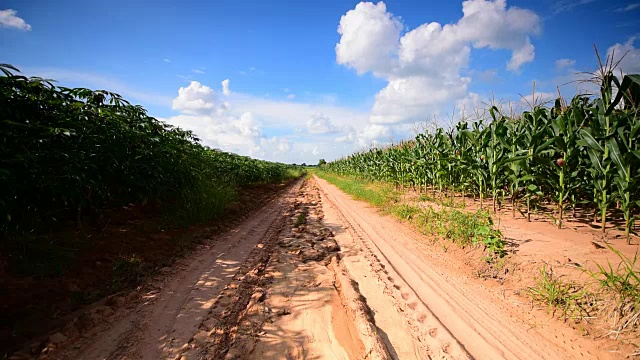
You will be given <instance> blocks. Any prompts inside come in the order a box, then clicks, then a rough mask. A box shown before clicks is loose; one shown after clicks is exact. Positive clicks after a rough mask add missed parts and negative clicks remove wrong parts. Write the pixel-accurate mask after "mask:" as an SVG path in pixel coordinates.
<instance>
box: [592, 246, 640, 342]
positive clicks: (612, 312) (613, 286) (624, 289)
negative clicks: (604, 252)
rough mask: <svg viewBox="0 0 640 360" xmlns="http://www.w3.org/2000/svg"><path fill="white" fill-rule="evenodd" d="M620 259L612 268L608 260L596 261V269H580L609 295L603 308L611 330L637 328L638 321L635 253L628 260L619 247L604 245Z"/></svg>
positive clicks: (638, 280)
mask: <svg viewBox="0 0 640 360" xmlns="http://www.w3.org/2000/svg"><path fill="white" fill-rule="evenodd" d="M607 247H608V248H609V250H611V251H613V252H614V253H615V254H616V255H617V256H618V258H619V259H620V262H619V263H618V265H617V266H616V267H615V268H614V267H613V265H612V264H611V262H610V261H607V266H602V265H600V264H597V263H596V265H597V267H598V270H597V271H591V270H586V269H585V270H583V271H584V272H585V273H587V274H588V275H589V276H590V277H591V278H593V279H594V280H595V281H596V283H597V284H598V286H599V288H600V290H601V291H603V292H604V294H605V296H606V295H609V297H610V298H613V299H612V301H607V303H608V306H607V308H606V309H604V311H605V312H607V315H608V317H609V318H610V319H611V320H612V323H613V326H614V330H615V331H618V332H619V331H622V330H624V329H626V328H628V327H632V328H636V327H637V326H638V325H639V323H640V278H639V277H638V274H637V270H636V269H637V268H636V266H637V263H638V254H637V253H636V255H635V256H634V257H633V259H630V258H628V257H626V256H625V255H624V254H622V253H621V252H620V251H619V250H617V249H614V248H613V247H612V246H611V245H609V244H607Z"/></svg>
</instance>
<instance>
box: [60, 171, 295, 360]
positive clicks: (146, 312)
mask: <svg viewBox="0 0 640 360" xmlns="http://www.w3.org/2000/svg"><path fill="white" fill-rule="evenodd" d="M300 185H301V181H297V182H296V183H295V184H293V185H292V186H291V187H290V188H289V189H288V190H286V191H285V192H284V193H283V194H282V196H280V197H279V198H277V199H274V200H272V201H271V202H270V203H268V204H267V205H266V206H265V207H264V208H262V209H261V210H259V211H258V212H257V213H256V214H255V215H254V216H253V217H252V218H250V219H249V220H247V221H245V222H243V223H242V224H241V225H240V226H238V227H237V228H236V229H233V230H232V231H230V232H229V233H228V234H227V235H226V236H224V237H223V238H222V239H220V240H219V241H217V242H215V243H213V244H212V245H211V246H210V247H209V248H208V249H206V250H204V251H202V252H200V253H199V254H197V255H196V256H195V257H194V258H189V259H184V261H181V262H179V263H178V264H177V265H178V266H179V269H177V270H178V271H176V273H175V274H173V275H170V276H168V277H167V278H166V279H163V280H162V281H161V282H160V283H158V284H154V286H155V287H156V289H155V290H152V291H150V292H148V293H147V294H146V295H144V296H143V301H144V302H143V303H142V304H140V305H138V306H134V307H133V308H132V309H129V311H127V312H126V313H125V314H116V316H115V319H113V320H112V321H110V322H109V323H108V324H104V326H105V327H107V330H106V331H101V330H103V329H100V328H97V329H96V330H95V331H96V333H98V335H96V336H95V337H93V336H86V337H85V339H86V340H87V341H86V343H78V344H75V346H74V347H77V348H78V350H67V351H65V352H63V353H62V354H61V353H53V354H50V355H49V356H48V358H68V359H125V358H126V359H161V358H170V357H173V356H172V355H173V354H174V353H176V352H177V350H178V349H177V348H179V347H181V346H183V344H185V343H188V342H189V340H190V338H191V337H192V336H193V334H194V333H195V332H196V330H197V328H198V326H199V325H200V323H201V322H202V320H203V318H204V317H205V315H206V314H207V313H208V311H209V309H210V307H211V306H212V305H213V302H214V300H215V299H216V297H217V296H218V295H219V294H220V293H221V292H222V290H223V289H224V287H225V286H226V285H227V284H228V283H229V282H230V281H231V280H232V278H233V277H234V275H235V274H236V272H237V271H238V269H239V268H240V266H241V265H242V264H243V263H244V262H245V261H246V260H247V259H248V258H249V255H250V254H251V252H252V251H253V250H254V248H256V245H258V244H259V243H261V242H265V241H266V240H268V238H269V237H275V236H277V233H278V231H279V230H280V228H281V227H282V226H283V225H284V222H283V221H284V219H283V216H282V214H283V212H284V210H285V209H286V208H287V206H289V205H290V203H291V202H292V201H293V196H294V195H295V194H296V192H297V191H298V189H299V188H300ZM118 315H120V318H118V317H119V316H118Z"/></svg>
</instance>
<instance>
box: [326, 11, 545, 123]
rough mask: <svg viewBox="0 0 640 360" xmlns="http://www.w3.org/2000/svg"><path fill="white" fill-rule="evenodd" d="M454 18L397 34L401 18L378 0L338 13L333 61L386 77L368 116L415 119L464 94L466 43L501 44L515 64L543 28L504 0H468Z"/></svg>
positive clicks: (526, 57)
mask: <svg viewBox="0 0 640 360" xmlns="http://www.w3.org/2000/svg"><path fill="white" fill-rule="evenodd" d="M462 12H463V16H462V18H460V19H459V20H458V21H457V22H455V23H453V24H445V25H442V24H440V23H437V22H430V23H425V24H422V25H420V26H418V27H416V28H415V29H413V30H410V31H407V32H405V33H404V34H403V30H404V25H403V24H402V21H401V20H400V18H398V17H396V16H394V15H393V14H391V13H389V12H388V11H387V9H386V5H385V3H384V2H378V3H377V4H373V3H370V2H361V3H359V4H358V5H356V7H355V8H354V9H353V10H349V11H348V12H347V13H346V14H345V15H343V16H342V18H341V19H340V25H339V27H338V33H339V34H340V35H341V37H340V41H339V42H338V44H337V45H336V61H337V62H338V63H339V64H342V65H345V66H348V67H350V68H353V69H355V70H356V71H357V72H358V73H359V74H362V73H366V72H371V73H373V74H374V75H375V76H377V77H380V78H383V79H385V80H387V81H388V84H387V86H386V87H385V88H384V89H382V90H381V91H380V92H379V93H378V94H377V95H376V101H375V104H374V105H373V108H372V110H371V115H370V122H371V123H372V124H398V123H406V122H411V121H421V120H423V119H424V118H426V117H427V116H432V115H433V114H438V113H439V112H441V110H442V109H443V107H446V106H449V105H450V104H453V103H454V102H455V101H456V100H459V99H462V98H464V97H465V96H467V94H468V86H469V83H470V82H471V79H470V78H469V77H465V76H462V75H461V73H462V71H463V70H464V69H466V68H467V66H468V64H469V59H470V56H471V49H472V48H489V49H506V50H509V51H510V52H511V58H510V60H509V61H508V62H507V64H506V68H507V69H508V70H510V71H514V72H517V71H519V69H520V68H521V66H522V65H523V64H526V63H528V62H531V61H533V59H534V57H535V48H534V46H533V44H532V43H531V36H534V35H538V34H539V33H540V31H541V20H540V18H539V16H538V15H536V14H535V13H534V12H532V11H530V10H526V9H521V8H518V7H513V6H512V7H507V3H506V1H505V0H494V1H489V0H468V1H464V2H463V3H462Z"/></svg>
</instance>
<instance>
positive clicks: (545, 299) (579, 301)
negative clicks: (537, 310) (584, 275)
mask: <svg viewBox="0 0 640 360" xmlns="http://www.w3.org/2000/svg"><path fill="white" fill-rule="evenodd" d="M527 292H528V294H529V296H531V298H532V300H533V301H534V302H537V303H540V304H544V305H546V306H547V307H548V309H549V313H550V314H555V312H556V311H558V310H559V311H560V312H561V317H562V318H564V319H576V320H580V319H582V318H584V317H585V316H588V315H589V312H588V311H587V308H588V307H589V305H590V304H591V301H589V298H591V297H592V295H591V294H589V293H588V292H587V291H586V289H584V288H583V287H581V286H579V285H578V284H575V283H573V282H569V281H564V280H561V279H559V278H557V277H555V276H554V273H553V269H551V268H550V267H549V268H548V267H547V265H544V266H543V267H542V268H541V269H540V275H539V276H538V278H537V280H536V283H535V285H534V286H532V287H529V288H528V289H527Z"/></svg>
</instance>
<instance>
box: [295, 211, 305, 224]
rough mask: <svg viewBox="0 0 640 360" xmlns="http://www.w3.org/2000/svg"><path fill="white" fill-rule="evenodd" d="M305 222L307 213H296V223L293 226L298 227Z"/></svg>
mask: <svg viewBox="0 0 640 360" xmlns="http://www.w3.org/2000/svg"><path fill="white" fill-rule="evenodd" d="M306 223H307V215H305V213H300V215H298V218H297V219H296V223H295V225H294V226H295V227H298V226H300V225H303V224H306Z"/></svg>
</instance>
